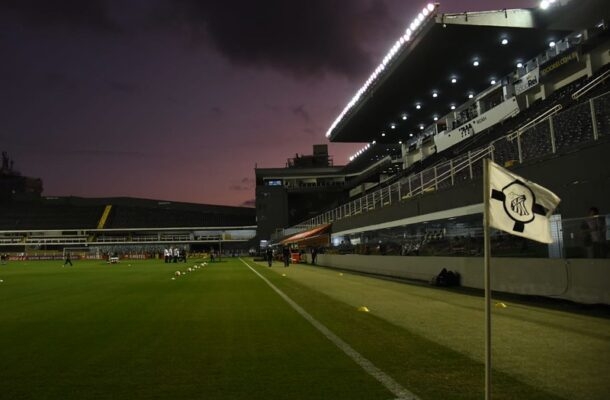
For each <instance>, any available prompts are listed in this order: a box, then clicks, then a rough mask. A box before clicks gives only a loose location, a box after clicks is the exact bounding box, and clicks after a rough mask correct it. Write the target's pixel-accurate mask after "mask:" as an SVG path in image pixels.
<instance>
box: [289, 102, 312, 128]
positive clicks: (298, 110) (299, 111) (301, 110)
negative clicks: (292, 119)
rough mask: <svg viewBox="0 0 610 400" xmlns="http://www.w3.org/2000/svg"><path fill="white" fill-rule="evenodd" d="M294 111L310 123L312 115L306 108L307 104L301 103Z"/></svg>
mask: <svg viewBox="0 0 610 400" xmlns="http://www.w3.org/2000/svg"><path fill="white" fill-rule="evenodd" d="M292 113H293V114H294V115H296V116H297V117H300V118H301V119H302V120H303V121H304V122H306V123H309V122H310V121H311V116H310V115H309V113H308V112H307V111H306V110H305V105H304V104H300V105H298V106H296V107H294V108H293V109H292Z"/></svg>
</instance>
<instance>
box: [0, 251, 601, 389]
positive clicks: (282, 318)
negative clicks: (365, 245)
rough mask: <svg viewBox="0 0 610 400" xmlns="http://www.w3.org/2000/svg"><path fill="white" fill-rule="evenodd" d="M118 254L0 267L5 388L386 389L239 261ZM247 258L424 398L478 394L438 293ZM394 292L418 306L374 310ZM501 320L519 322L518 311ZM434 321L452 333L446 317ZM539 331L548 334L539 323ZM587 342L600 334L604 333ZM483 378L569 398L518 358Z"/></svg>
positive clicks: (477, 379) (469, 361)
mask: <svg viewBox="0 0 610 400" xmlns="http://www.w3.org/2000/svg"><path fill="white" fill-rule="evenodd" d="M127 264H128V263H127V262H123V263H121V264H118V265H107V264H105V263H100V262H93V261H91V262H76V263H75V266H74V267H73V268H70V267H66V268H62V267H61V262H27V263H25V262H20V263H10V264H9V265H8V266H4V267H0V279H2V280H4V282H3V283H0V348H1V349H2V351H1V353H0V354H1V357H0V384H1V388H0V390H1V392H0V393H2V395H1V398H7V399H97V398H99V399H108V398H112V399H124V398H129V399H134V398H135V399H137V398H144V399H157V398H158V399H168V398H175V399H229V398H230V399H263V398H264V399H391V398H394V397H395V396H393V395H392V394H391V393H390V392H389V391H388V390H387V389H385V388H384V387H383V386H382V385H381V384H380V383H379V382H377V381H376V380H375V379H373V378H372V377H371V376H370V375H368V374H367V373H366V372H364V371H363V370H362V369H361V368H360V367H359V366H358V365H356V363H355V362H354V361H352V360H351V359H350V358H348V357H347V356H346V355H345V354H343V353H342V352H341V351H340V350H339V349H338V348H337V347H335V345H334V344H332V343H331V342H330V341H329V340H328V339H326V338H325V337H324V336H323V335H322V334H320V333H319V332H318V331H317V330H316V329H315V328H314V327H313V326H311V325H310V324H309V322H307V321H306V320H305V319H303V317H301V316H300V315H299V314H298V313H296V312H295V311H294V310H293V309H292V308H291V307H290V306H289V305H288V304H287V303H286V302H285V301H284V300H282V299H281V298H280V297H279V296H278V295H277V294H276V293H275V292H274V291H273V290H271V289H270V288H269V286H268V285H267V284H266V283H265V282H264V281H263V280H261V279H260V278H259V277H258V276H257V275H255V274H254V273H253V272H252V271H250V270H249V269H248V268H247V267H246V266H245V265H244V264H243V263H242V262H241V261H239V260H237V259H229V260H223V262H221V263H214V264H211V265H209V266H207V267H205V268H202V269H199V270H197V271H196V272H192V273H189V274H187V275H186V276H184V277H180V278H177V279H175V280H172V279H171V278H172V276H173V272H174V271H175V270H176V269H180V270H185V269H186V268H187V266H191V265H193V261H191V262H189V264H169V265H167V264H164V263H163V262H158V261H136V262H131V266H128V265H127ZM249 264H250V265H252V266H253V267H254V268H255V269H256V270H257V271H259V272H260V273H262V274H263V275H264V276H266V277H267V278H268V279H269V280H270V281H271V282H272V283H273V284H275V285H276V286H277V287H278V288H280V289H281V290H282V291H284V292H285V293H286V294H287V295H288V296H290V297H291V298H292V299H293V300H294V301H296V302H297V303H298V304H299V305H300V306H302V307H303V308H304V309H305V310H306V311H307V312H309V313H310V314H311V315H312V316H313V317H314V318H316V319H317V320H318V321H320V322H321V323H323V324H324V325H326V326H327V327H328V328H329V329H330V330H331V331H333V332H334V333H335V334H337V335H338V336H339V337H341V338H342V339H343V340H344V341H346V342H347V343H348V344H349V345H351V346H352V347H353V348H354V349H355V350H357V351H358V352H360V353H361V354H362V355H364V356H365V357H366V358H368V359H369V360H370V361H372V362H373V363H374V364H375V365H376V366H377V367H379V368H380V369H381V370H383V371H384V372H386V373H387V374H388V375H390V376H391V377H393V378H394V379H395V380H397V381H398V382H399V383H400V384H401V385H403V386H404V387H406V388H407V389H409V390H411V391H412V392H414V393H416V394H417V395H418V396H420V397H421V398H422V400H426V399H482V396H483V387H482V384H483V365H482V363H481V362H480V360H478V359H477V357H476V356H473V354H472V353H469V352H468V351H464V349H463V348H462V347H463V344H461V342H460V341H455V342H451V341H450V340H441V339H439V334H438V332H435V331H434V330H435V329H434V328H435V326H432V325H430V323H429V322H426V318H424V316H426V315H427V314H431V313H432V314H434V313H438V315H439V317H443V316H444V314H443V312H444V311H442V308H441V306H440V305H439V302H440V300H439V298H437V297H436V293H437V292H434V291H430V290H431V289H428V288H419V289H418V290H417V291H414V288H413V287H410V286H407V285H399V284H397V283H391V282H384V281H379V280H374V279H369V278H364V277H353V276H348V275H347V274H346V276H344V277H342V279H341V280H336V279H335V278H333V277H336V276H337V273H336V272H329V271H327V270H320V269H315V268H309V269H306V268H300V269H297V268H298V267H297V268H288V269H286V270H284V269H280V268H272V269H269V268H267V267H264V266H260V265H256V264H254V263H252V262H249ZM284 272H285V273H286V275H287V276H285V277H284V276H282V273H284ZM335 280H336V282H335ZM395 285H398V286H395ZM395 289H396V290H402V291H404V292H405V293H410V295H411V296H416V297H411V298H410V299H411V300H413V299H416V300H415V302H416V304H410V305H408V306H406V305H401V307H400V308H401V309H402V310H403V311H404V310H408V312H410V313H412V314H413V315H412V319H411V320H410V323H406V324H404V323H401V322H400V321H399V320H396V319H395V318H394V317H393V316H392V313H391V311H392V308H391V307H390V306H389V305H388V306H387V310H386V313H385V314H384V313H383V312H380V308H381V306H382V301H381V300H382V299H386V301H390V302H391V303H393V304H394V303H397V301H396V299H395V297H394V296H395V293H393V292H392V291H393V290H395ZM420 289H421V290H424V289H427V290H428V291H425V290H424V291H422V292H419V290H420ZM343 292H345V293H350V292H351V293H352V295H355V296H356V298H357V299H368V300H370V301H371V303H368V305H369V306H370V305H371V304H372V305H373V306H372V308H373V312H371V313H361V312H358V311H357V309H356V307H355V306H354V304H358V303H357V301H358V300H356V303H352V301H351V300H350V299H348V298H344V299H342V298H341V293H343ZM331 294H332V295H331ZM375 299H376V300H377V302H375V301H374V300H375ZM456 302H457V303H460V304H461V305H462V306H463V307H461V308H463V310H460V309H458V311H456V310H452V311H451V312H453V313H456V312H460V313H462V314H464V313H466V314H464V315H469V314H467V313H469V312H472V313H476V314H475V315H478V314H480V310H478V309H476V307H473V306H471V305H470V303H469V302H468V299H461V298H460V299H458V300H456ZM515 308H516V307H515ZM388 310H389V311H388ZM510 310H513V307H511V308H510ZM537 312H538V314H534V315H530V314H526V317H527V318H542V319H543V320H544V321H545V322H546V323H547V324H549V325H552V324H559V325H560V326H562V324H563V323H564V322H563V321H562V318H564V319H565V318H567V317H566V316H564V315H554V314H550V315H543V316H541V314H545V312H544V311H540V310H538V311H537ZM418 313H419V314H420V315H419V314H418ZM431 318H432V320H434V317H433V316H432V317H431ZM468 318H474V317H471V316H470V317H468ZM510 318H512V319H514V321H513V322H512V324H514V326H516V327H517V328H518V329H522V328H523V326H524V325H523V321H522V320H521V319H520V318H519V317H518V314H514V315H511V316H510ZM510 318H509V319H507V320H508V321H510ZM397 321H398V322H397ZM471 322H472V321H471ZM478 322H479V321H476V323H478ZM498 324H501V325H502V326H504V325H505V324H506V321H504V320H500V321H498ZM603 324H606V325H603ZM438 326H440V327H442V328H443V329H446V330H447V334H453V333H454V331H452V329H454V328H453V327H452V326H450V325H443V324H440V325H436V327H438ZM602 326H607V321H602ZM555 328H556V326H555ZM503 329H509V328H503ZM573 329H574V330H577V331H578V330H585V328H583V327H582V326H574V327H573ZM456 332H457V331H456ZM540 334H541V337H542V338H545V335H546V334H547V333H546V331H541V332H540ZM475 336H476V335H475ZM441 337H442V335H441ZM570 338H571V337H570ZM597 339H598V340H601V341H602V343H606V344H607V343H608V341H607V335H606V336H605V335H603V334H601V336H600V337H599V338H597ZM544 340H547V339H544ZM477 341H478V339H477ZM570 345H571V346H584V344H582V343H570ZM481 347H482V343H481ZM475 353H476V352H475ZM517 360H519V358H518V357H517ZM541 367H543V368H554V367H558V366H556V365H548V366H541ZM575 368H577V369H579V370H581V369H583V368H586V366H583V365H576V366H575ZM592 373H595V371H592ZM493 379H494V392H493V394H494V399H560V398H564V399H568V398H570V399H571V398H577V397H574V396H568V395H562V393H564V394H565V393H571V392H570V391H562V390H549V388H548V385H545V384H544V383H541V384H538V383H537V382H536V380H531V379H528V376H524V375H520V374H519V372H518V369H514V370H511V369H510V368H501V369H499V370H496V371H494V375H493ZM592 382H593V383H594V384H593V386H595V383H598V387H597V388H594V389H593V390H592V391H589V392H588V393H587V397H581V398H583V399H585V398H599V399H602V398H606V396H605V395H607V391H606V389H607V388H608V385H607V383H604V382H606V381H605V380H601V379H599V378H596V379H592ZM566 385H568V384H567V383H566Z"/></svg>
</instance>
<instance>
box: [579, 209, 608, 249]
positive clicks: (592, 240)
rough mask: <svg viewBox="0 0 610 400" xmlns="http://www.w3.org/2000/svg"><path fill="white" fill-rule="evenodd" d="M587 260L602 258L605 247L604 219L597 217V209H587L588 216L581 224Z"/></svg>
mask: <svg viewBox="0 0 610 400" xmlns="http://www.w3.org/2000/svg"><path fill="white" fill-rule="evenodd" d="M582 230H583V234H584V245H585V250H586V255H587V258H604V257H605V256H606V254H605V245H606V218H605V216H603V215H599V209H598V208H597V207H591V208H590V209H589V215H588V216H587V218H586V219H585V221H584V222H583V224H582Z"/></svg>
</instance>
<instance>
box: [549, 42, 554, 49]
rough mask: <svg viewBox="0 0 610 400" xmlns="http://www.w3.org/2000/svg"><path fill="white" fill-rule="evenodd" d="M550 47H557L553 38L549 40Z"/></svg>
mask: <svg viewBox="0 0 610 400" xmlns="http://www.w3.org/2000/svg"><path fill="white" fill-rule="evenodd" d="M549 47H550V48H553V47H555V42H554V41H552V40H551V41H550V42H549Z"/></svg>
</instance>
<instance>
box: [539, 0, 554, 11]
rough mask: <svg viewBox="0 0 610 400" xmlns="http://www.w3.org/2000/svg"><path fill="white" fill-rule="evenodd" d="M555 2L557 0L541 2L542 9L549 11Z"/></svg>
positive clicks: (543, 0)
mask: <svg viewBox="0 0 610 400" xmlns="http://www.w3.org/2000/svg"><path fill="white" fill-rule="evenodd" d="M554 2H555V0H542V1H541V2H540V8H541V9H543V10H546V9H548V8H549V7H550V6H551V5H552V4H553V3H554Z"/></svg>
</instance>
